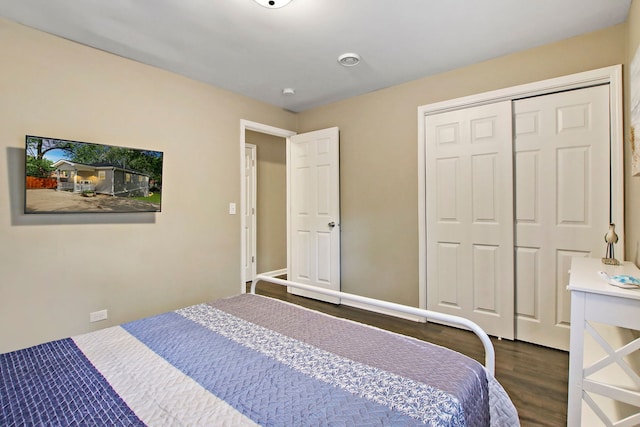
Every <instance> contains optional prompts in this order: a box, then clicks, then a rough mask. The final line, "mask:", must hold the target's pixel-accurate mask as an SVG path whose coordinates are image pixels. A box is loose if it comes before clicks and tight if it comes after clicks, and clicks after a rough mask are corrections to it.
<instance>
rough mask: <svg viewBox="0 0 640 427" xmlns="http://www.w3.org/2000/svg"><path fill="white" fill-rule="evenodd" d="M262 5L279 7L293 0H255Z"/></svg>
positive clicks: (271, 7)
mask: <svg viewBox="0 0 640 427" xmlns="http://www.w3.org/2000/svg"><path fill="white" fill-rule="evenodd" d="M254 1H255V2H256V3H258V4H259V5H260V6H264V7H266V8H268V9H279V8H281V7H284V6H286V5H288V4H289V3H291V0H254Z"/></svg>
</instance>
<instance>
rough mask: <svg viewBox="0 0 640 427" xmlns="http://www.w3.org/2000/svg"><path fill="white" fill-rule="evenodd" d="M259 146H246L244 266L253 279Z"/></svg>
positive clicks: (254, 274)
mask: <svg viewBox="0 0 640 427" xmlns="http://www.w3.org/2000/svg"><path fill="white" fill-rule="evenodd" d="M257 150H258V148H257V147H256V146H255V145H253V144H245V147H244V175H243V177H244V182H245V192H244V196H245V200H244V203H243V204H242V206H243V208H244V212H242V215H244V237H245V244H244V247H245V252H244V263H243V268H244V271H245V273H244V274H245V276H244V277H245V280H246V281H247V282H248V281H251V280H253V279H254V277H255V276H256V153H257Z"/></svg>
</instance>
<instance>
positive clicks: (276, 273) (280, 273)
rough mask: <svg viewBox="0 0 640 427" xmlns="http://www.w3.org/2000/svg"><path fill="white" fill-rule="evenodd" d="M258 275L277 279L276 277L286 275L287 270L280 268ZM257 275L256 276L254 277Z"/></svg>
mask: <svg viewBox="0 0 640 427" xmlns="http://www.w3.org/2000/svg"><path fill="white" fill-rule="evenodd" d="M258 274H262V275H263V276H269V277H278V276H283V275H285V274H287V269H286V268H281V269H280V270H273V271H267V272H265V273H258ZM258 274H256V276H257V275H258Z"/></svg>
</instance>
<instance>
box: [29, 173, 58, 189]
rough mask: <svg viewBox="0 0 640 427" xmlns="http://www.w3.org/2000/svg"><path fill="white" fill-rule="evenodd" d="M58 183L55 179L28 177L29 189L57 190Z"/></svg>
mask: <svg viewBox="0 0 640 427" xmlns="http://www.w3.org/2000/svg"><path fill="white" fill-rule="evenodd" d="M57 186H58V181H57V180H56V179H55V178H37V177H35V176H28V177H27V188H28V189H35V188H56V187H57Z"/></svg>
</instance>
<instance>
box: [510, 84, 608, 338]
mask: <svg viewBox="0 0 640 427" xmlns="http://www.w3.org/2000/svg"><path fill="white" fill-rule="evenodd" d="M514 114H515V119H514V123H515V124H514V128H515V129H514V134H515V142H514V151H515V154H514V156H515V187H516V191H515V194H516V196H515V199H516V200H515V203H516V209H515V223H516V225H515V227H516V237H515V244H516V248H515V251H516V255H515V259H516V338H517V339H519V340H523V341H528V342H533V343H537V344H541V345H545V346H548V347H554V348H559V349H563V350H568V349H569V320H570V300H569V299H570V294H569V292H568V291H567V289H566V287H567V284H568V282H569V266H570V261H571V257H573V256H585V257H587V256H592V257H596V258H599V257H602V256H604V252H605V242H604V238H603V236H604V234H605V232H606V231H607V227H608V223H609V211H610V208H609V206H610V176H609V165H610V153H609V151H610V149H609V145H610V142H609V138H610V132H609V86H608V85H604V86H596V87H591V88H586V89H579V90H572V91H567V92H561V93H556V94H550V95H544V96H538V97H533V98H527V99H523V100H518V101H514Z"/></svg>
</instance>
